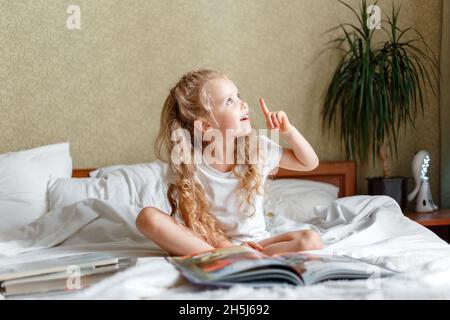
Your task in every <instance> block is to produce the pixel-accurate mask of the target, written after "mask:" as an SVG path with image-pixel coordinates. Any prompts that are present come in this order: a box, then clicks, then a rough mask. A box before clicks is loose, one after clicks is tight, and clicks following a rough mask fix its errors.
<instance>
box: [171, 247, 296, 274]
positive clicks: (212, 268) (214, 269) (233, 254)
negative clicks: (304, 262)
mask: <svg viewBox="0 0 450 320" xmlns="http://www.w3.org/2000/svg"><path fill="white" fill-rule="evenodd" d="M168 259H169V261H171V262H173V263H175V264H176V265H178V266H179V267H180V268H181V269H182V270H184V271H188V272H190V273H192V274H195V276H197V277H200V278H203V279H205V280H211V281H215V280H217V279H223V278H224V277H226V276H228V275H231V274H235V273H239V272H242V271H245V270H249V269H254V268H258V267H263V266H284V267H285V268H286V267H288V268H289V266H287V265H286V263H285V262H283V261H282V260H280V259H274V258H271V257H269V256H267V255H265V254H263V253H261V252H259V251H257V250H254V249H252V248H248V247H245V246H239V247H229V248H222V249H217V250H215V251H213V252H207V253H204V254H200V255H196V256H185V257H170V258H168Z"/></svg>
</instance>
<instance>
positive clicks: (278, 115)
mask: <svg viewBox="0 0 450 320" xmlns="http://www.w3.org/2000/svg"><path fill="white" fill-rule="evenodd" d="M259 104H260V105H261V110H262V112H263V113H264V117H265V118H266V125H267V128H268V129H278V130H280V132H281V133H285V132H287V131H288V130H289V127H290V123H289V119H288V117H287V115H286V113H285V112H284V111H275V112H271V111H269V108H267V106H266V103H265V102H264V99H263V98H259Z"/></svg>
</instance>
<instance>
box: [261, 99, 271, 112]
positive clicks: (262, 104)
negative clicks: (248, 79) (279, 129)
mask: <svg viewBox="0 0 450 320" xmlns="http://www.w3.org/2000/svg"><path fill="white" fill-rule="evenodd" d="M259 104H260V105H261V110H262V112H264V114H265V115H267V114H269V108H267V106H266V103H265V102H264V99H263V98H259Z"/></svg>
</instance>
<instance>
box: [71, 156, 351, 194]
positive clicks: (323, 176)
mask: <svg viewBox="0 0 450 320" xmlns="http://www.w3.org/2000/svg"><path fill="white" fill-rule="evenodd" d="M93 170H95V169H94V168H93V169H75V170H73V173H72V176H73V177H74V178H86V177H89V172H91V171H93ZM272 178H273V179H306V180H314V181H320V182H326V183H330V184H332V185H335V186H336V187H338V188H339V197H349V196H353V195H355V194H356V165H355V162H354V161H324V162H321V163H320V164H319V166H318V167H317V168H316V169H315V170H313V171H291V170H286V169H283V168H280V169H279V170H278V172H277V173H276V174H275V175H274V176H273V177H272Z"/></svg>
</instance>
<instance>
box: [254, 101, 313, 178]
mask: <svg viewBox="0 0 450 320" xmlns="http://www.w3.org/2000/svg"><path fill="white" fill-rule="evenodd" d="M259 102H260V105H261V109H262V111H263V113H264V117H265V118H266V124H267V128H268V129H279V131H280V133H281V136H282V137H283V138H284V139H286V141H287V142H288V144H289V146H290V147H291V148H283V154H282V156H281V159H280V163H279V166H280V167H282V168H285V169H289V170H296V171H310V170H314V169H315V168H316V167H317V166H318V165H319V158H318V157H317V155H316V153H315V151H314V149H313V148H312V147H311V145H310V144H309V142H308V141H306V139H305V138H304V137H303V136H302V134H301V133H300V132H299V131H298V130H297V129H296V128H295V127H294V126H293V125H291V124H290V123H289V119H288V117H287V115H286V113H285V112H284V111H276V112H270V111H269V109H268V108H267V106H266V104H265V102H264V100H263V98H261V99H260V100H259ZM275 170H276V169H275Z"/></svg>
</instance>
